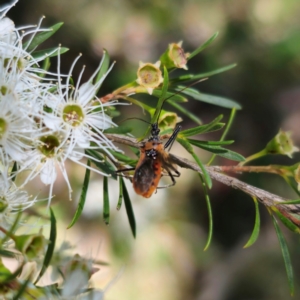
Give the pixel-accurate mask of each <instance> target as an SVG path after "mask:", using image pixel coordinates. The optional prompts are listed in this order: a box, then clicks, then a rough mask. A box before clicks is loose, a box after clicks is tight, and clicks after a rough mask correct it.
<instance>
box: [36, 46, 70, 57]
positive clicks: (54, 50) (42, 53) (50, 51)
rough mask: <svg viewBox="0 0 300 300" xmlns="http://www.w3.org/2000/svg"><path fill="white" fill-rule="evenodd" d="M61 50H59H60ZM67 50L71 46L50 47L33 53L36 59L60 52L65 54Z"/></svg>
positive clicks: (52, 55)
mask: <svg viewBox="0 0 300 300" xmlns="http://www.w3.org/2000/svg"><path fill="white" fill-rule="evenodd" d="M58 50H59V51H58ZM67 51H69V48H66V47H58V48H57V47H54V48H49V49H45V50H39V51H34V52H33V53H32V54H31V55H32V57H33V58H34V59H41V58H43V57H44V58H47V57H54V56H57V55H58V53H59V54H64V53H66V52H67Z"/></svg>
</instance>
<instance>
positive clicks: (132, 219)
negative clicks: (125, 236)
mask: <svg viewBox="0 0 300 300" xmlns="http://www.w3.org/2000/svg"><path fill="white" fill-rule="evenodd" d="M120 180H121V181H122V191H123V198H124V203H125V209H126V213H127V217H128V221H129V225H130V228H131V232H132V235H133V237H134V238H135V237H136V224H135V217H134V212H133V209H132V205H131V200H130V197H129V194H128V191H127V188H126V185H125V183H124V180H123V178H122V177H120Z"/></svg>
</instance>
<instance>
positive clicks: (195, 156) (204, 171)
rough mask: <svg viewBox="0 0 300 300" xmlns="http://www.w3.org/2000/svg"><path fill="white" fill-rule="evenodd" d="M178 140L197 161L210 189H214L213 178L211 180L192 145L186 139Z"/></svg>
mask: <svg viewBox="0 0 300 300" xmlns="http://www.w3.org/2000/svg"><path fill="white" fill-rule="evenodd" d="M176 140H177V141H178V142H179V143H180V144H181V145H182V146H183V147H184V148H185V149H186V150H187V151H188V152H189V153H190V154H191V155H192V156H193V158H194V160H195V161H196V163H197V164H198V166H199V167H200V169H201V171H202V174H203V178H204V180H205V183H206V184H207V186H208V188H211V187H212V181H211V178H210V176H209V174H208V173H207V170H206V168H205V167H204V165H203V164H202V162H201V161H200V159H199V158H198V156H197V155H196V154H195V153H194V149H193V147H192V146H191V144H190V143H189V142H188V141H187V140H186V139H185V138H177V139H176Z"/></svg>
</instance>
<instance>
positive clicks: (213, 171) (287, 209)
mask: <svg viewBox="0 0 300 300" xmlns="http://www.w3.org/2000/svg"><path fill="white" fill-rule="evenodd" d="M106 136H107V137H108V138H109V139H110V140H112V141H114V142H116V143H120V144H123V145H127V146H132V147H136V148H138V147H140V146H141V143H138V142H137V141H136V140H135V139H134V138H131V137H128V136H124V135H118V134H106ZM169 155H170V157H171V159H172V161H173V162H174V163H175V164H177V165H178V166H180V167H182V168H187V169H190V170H193V171H196V172H199V173H202V171H201V169H200V167H199V166H198V165H197V164H196V163H194V162H191V161H189V160H187V159H185V158H182V157H179V156H176V155H174V154H171V153H170V154H169ZM206 169H207V172H208V173H209V175H210V177H211V178H212V179H214V180H216V181H219V182H221V183H223V184H225V185H227V186H230V187H232V188H234V189H239V190H241V191H243V192H245V193H246V194H248V195H250V196H251V197H255V198H257V199H258V200H259V201H260V202H261V203H262V204H263V205H265V206H267V207H271V206H276V208H277V209H278V210H279V211H280V212H281V213H282V214H284V215H285V216H286V215H287V214H290V213H299V212H300V206H299V205H294V204H280V203H282V202H285V201H288V200H289V199H285V198H283V197H280V196H278V195H275V194H272V193H270V192H268V191H265V190H263V189H260V188H257V187H255V186H252V185H250V184H247V183H245V182H243V181H241V180H239V179H236V178H234V177H231V176H228V175H225V174H222V173H221V172H220V171H222V167H220V166H218V167H213V166H209V167H206ZM290 219H291V218H290ZM292 221H293V222H294V223H296V221H295V220H292ZM298 223H299V224H298ZM297 225H300V222H299V221H297Z"/></svg>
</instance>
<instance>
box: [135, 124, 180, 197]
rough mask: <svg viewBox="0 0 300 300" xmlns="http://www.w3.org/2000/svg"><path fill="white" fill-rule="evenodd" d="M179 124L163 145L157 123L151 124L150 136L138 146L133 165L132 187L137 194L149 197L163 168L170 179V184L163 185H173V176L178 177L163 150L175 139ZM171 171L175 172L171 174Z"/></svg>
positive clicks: (178, 174) (155, 187)
mask: <svg viewBox="0 0 300 300" xmlns="http://www.w3.org/2000/svg"><path fill="white" fill-rule="evenodd" d="M180 129H181V126H180V125H177V126H176V128H175V129H174V131H173V133H172V135H171V137H170V138H169V139H168V141H167V142H166V144H165V145H163V144H162V142H161V140H160V137H159V132H160V129H159V128H158V124H157V123H154V124H151V136H150V138H149V139H148V141H147V142H144V143H143V145H142V146H141V147H140V159H139V161H138V163H137V165H136V167H135V172H134V175H133V180H132V182H133V189H134V190H135V192H136V193H137V194H138V195H141V196H143V197H145V198H149V197H151V195H152V194H153V192H154V191H156V189H157V188H158V187H157V186H158V183H159V181H160V178H161V176H162V170H163V169H164V170H165V171H166V172H167V173H168V175H169V176H170V178H171V180H172V184H170V185H167V186H165V187H170V186H173V185H175V183H176V181H175V179H174V177H179V176H180V173H179V172H178V171H177V169H176V167H175V166H174V164H172V162H171V161H170V158H169V154H168V152H167V151H165V150H166V149H167V148H171V147H172V145H173V142H174V141H175V139H176V136H177V134H178V132H179V131H180ZM171 171H173V172H174V173H175V174H172V172H171Z"/></svg>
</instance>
